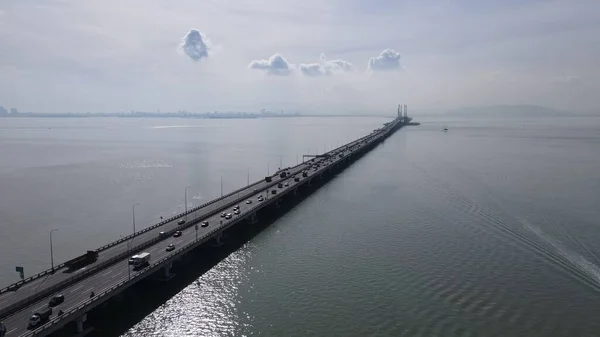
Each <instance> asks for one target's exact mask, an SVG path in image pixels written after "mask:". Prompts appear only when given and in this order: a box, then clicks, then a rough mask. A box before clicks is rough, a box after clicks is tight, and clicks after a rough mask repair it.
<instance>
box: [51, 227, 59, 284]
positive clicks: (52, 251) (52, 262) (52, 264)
mask: <svg viewBox="0 0 600 337" xmlns="http://www.w3.org/2000/svg"><path fill="white" fill-rule="evenodd" d="M57 230H58V228H55V229H52V230H50V266H51V268H52V272H53V273H54V250H53V248H52V232H55V231H57Z"/></svg>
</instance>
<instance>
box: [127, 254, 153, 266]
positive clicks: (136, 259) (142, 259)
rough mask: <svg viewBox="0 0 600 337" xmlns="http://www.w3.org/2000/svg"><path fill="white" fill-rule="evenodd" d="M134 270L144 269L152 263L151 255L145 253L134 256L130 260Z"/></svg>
mask: <svg viewBox="0 0 600 337" xmlns="http://www.w3.org/2000/svg"><path fill="white" fill-rule="evenodd" d="M129 261H130V263H131V264H132V265H133V268H134V269H138V268H141V267H144V266H146V265H148V264H149V263H150V253H147V252H143V253H139V254H137V255H134V256H132V257H131V258H130V259H129Z"/></svg>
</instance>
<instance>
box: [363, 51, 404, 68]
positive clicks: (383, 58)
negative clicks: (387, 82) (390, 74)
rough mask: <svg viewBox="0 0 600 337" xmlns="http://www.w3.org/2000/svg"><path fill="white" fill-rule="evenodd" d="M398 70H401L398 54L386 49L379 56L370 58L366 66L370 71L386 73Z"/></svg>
mask: <svg viewBox="0 0 600 337" xmlns="http://www.w3.org/2000/svg"><path fill="white" fill-rule="evenodd" d="M399 68H401V66H400V53H398V52H397V51H395V50H393V49H386V50H384V51H382V52H381V54H379V56H376V57H371V58H370V59H369V64H368V65H367V70H371V71H388V70H394V69H399Z"/></svg>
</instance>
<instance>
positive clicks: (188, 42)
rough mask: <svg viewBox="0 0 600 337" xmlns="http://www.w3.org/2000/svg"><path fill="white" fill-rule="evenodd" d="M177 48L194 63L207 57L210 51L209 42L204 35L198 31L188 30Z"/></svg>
mask: <svg viewBox="0 0 600 337" xmlns="http://www.w3.org/2000/svg"><path fill="white" fill-rule="evenodd" d="M179 48H180V49H181V51H183V53H184V54H185V55H187V56H188V57H189V58H191V59H192V60H194V61H200V60H201V59H203V58H207V57H208V52H209V51H210V49H211V48H210V41H209V40H208V38H207V37H206V35H204V34H202V32H200V31H199V30H198V29H190V31H189V32H188V33H187V34H186V35H185V36H184V37H183V39H182V40H181V44H180V45H179Z"/></svg>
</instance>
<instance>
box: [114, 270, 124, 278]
mask: <svg viewBox="0 0 600 337" xmlns="http://www.w3.org/2000/svg"><path fill="white" fill-rule="evenodd" d="M122 273H123V272H122V271H121V272H118V273H116V274H113V276H112V277H111V278H115V277H117V276H119V275H121V274H122Z"/></svg>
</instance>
